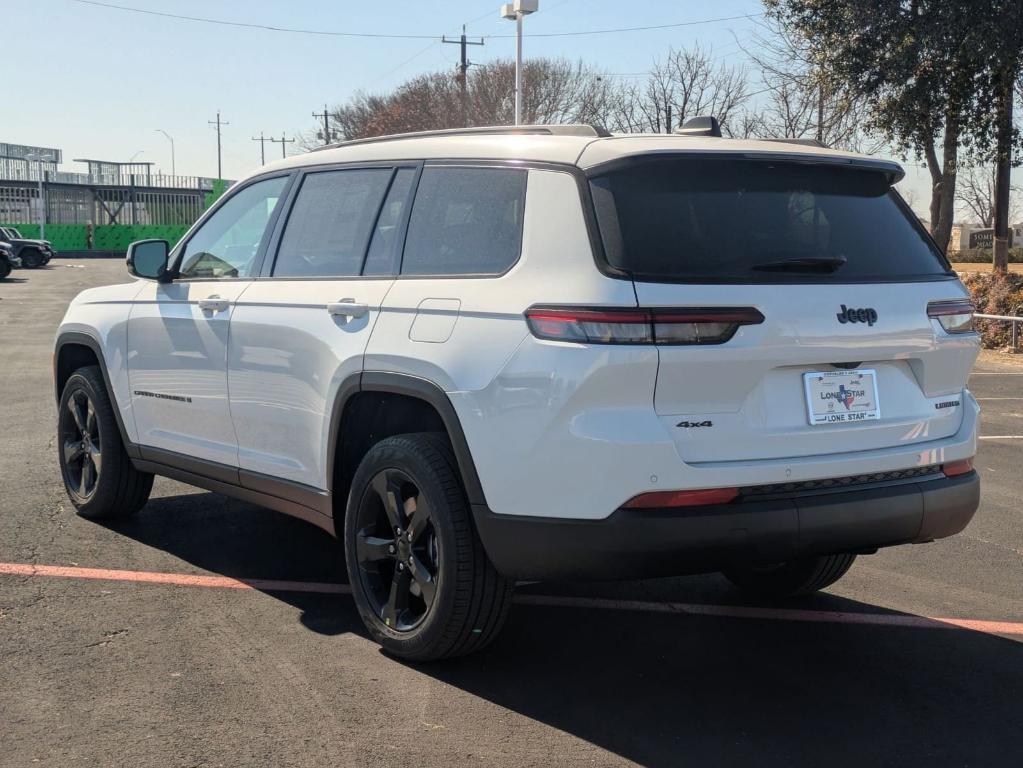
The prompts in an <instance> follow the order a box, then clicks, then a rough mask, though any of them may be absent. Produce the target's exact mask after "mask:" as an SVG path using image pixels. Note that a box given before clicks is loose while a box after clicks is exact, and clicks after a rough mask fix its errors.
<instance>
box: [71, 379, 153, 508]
mask: <svg viewBox="0 0 1023 768" xmlns="http://www.w3.org/2000/svg"><path fill="white" fill-rule="evenodd" d="M57 438H58V441H59V442H58V444H57V460H58V463H59V464H60V473H61V477H62V478H63V480H64V486H65V488H66V489H67V495H68V499H70V501H71V504H72V505H74V507H75V510H76V511H77V512H78V514H79V515H81V516H82V517H87V518H89V519H91V520H100V519H115V518H123V517H127V516H128V515H133V514H135V513H136V512H138V510H139V509H141V508H142V505H144V504H145V503H146V499H148V498H149V492H150V490H151V489H152V487H153V476H152V475H151V474H149V473H148V472H139V471H138V470H137V469H136V468H135V466H134V465H133V464H132V461H131V459H130V458H129V457H128V454H127V452H126V450H125V447H124V443H123V442H122V440H121V434H120V431H119V428H118V424H117V417H116V415H115V414H114V406H113V403H111V401H110V396H109V395H108V394H107V390H106V384H105V381H104V379H103V374H102V372H101V371H100V369H99V367H98V366H95V365H87V366H84V367H82V368H79V369H78V370H76V371H75V372H74V373H72V374H71V375H70V376H69V377H68V380H67V382H66V383H65V384H64V389H63V391H62V392H61V396H60V403H59V405H58V407H57Z"/></svg>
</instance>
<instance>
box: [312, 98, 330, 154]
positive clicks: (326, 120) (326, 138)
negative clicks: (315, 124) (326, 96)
mask: <svg viewBox="0 0 1023 768" xmlns="http://www.w3.org/2000/svg"><path fill="white" fill-rule="evenodd" d="M313 117H317V118H322V120H323V144H324V146H326V145H327V144H330V143H331V142H330V112H328V111H327V105H326V104H324V105H323V111H322V112H313Z"/></svg>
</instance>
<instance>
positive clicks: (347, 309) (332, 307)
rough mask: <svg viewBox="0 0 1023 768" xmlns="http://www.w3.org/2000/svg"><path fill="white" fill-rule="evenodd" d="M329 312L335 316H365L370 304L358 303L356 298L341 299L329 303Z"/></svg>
mask: <svg viewBox="0 0 1023 768" xmlns="http://www.w3.org/2000/svg"><path fill="white" fill-rule="evenodd" d="M327 312H329V313H330V314H331V315H334V316H335V317H337V316H339V315H341V316H344V317H353V318H354V317H363V316H364V315H366V313H368V312H369V305H368V304H358V303H356V301H355V299H341V300H340V301H332V302H331V303H330V304H328V305H327Z"/></svg>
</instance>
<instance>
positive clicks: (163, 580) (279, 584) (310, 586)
mask: <svg viewBox="0 0 1023 768" xmlns="http://www.w3.org/2000/svg"><path fill="white" fill-rule="evenodd" d="M0 574H8V575H11V576H58V577H63V578H66V579H102V580H105V581H135V582H142V583H146V584H171V585H173V586H176V587H214V588H217V589H259V590H266V591H268V592H322V593H327V594H334V595H347V594H350V593H351V591H352V590H351V588H350V587H349V586H348V585H347V584H331V583H328V582H322V581H279V580H277V579H232V578H231V577H229V576H199V575H191V574H187V573H156V572H153V571H114V570H108V569H106V568H72V567H68V566H63V565H31V564H28V563H0Z"/></svg>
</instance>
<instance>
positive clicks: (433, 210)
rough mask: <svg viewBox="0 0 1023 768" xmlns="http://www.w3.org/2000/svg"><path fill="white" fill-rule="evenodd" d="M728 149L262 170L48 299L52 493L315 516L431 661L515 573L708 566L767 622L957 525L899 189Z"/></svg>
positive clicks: (479, 642) (461, 151)
mask: <svg viewBox="0 0 1023 768" xmlns="http://www.w3.org/2000/svg"><path fill="white" fill-rule="evenodd" d="M715 133H717V131H714V130H704V131H695V132H690V133H689V134H688V135H629V136H611V135H608V134H607V133H606V132H603V131H601V130H597V129H593V128H591V127H589V126H545V127H526V128H518V129H507V128H491V129H467V130H457V131H450V132H435V133H426V134H418V135H406V136H394V137H385V138H381V139H375V140H366V141H352V142H347V143H343V144H341V145H338V146H335V147H332V148H326V149H324V150H322V151H317V152H312V153H309V154H306V155H302V156H300V157H293V158H288V159H287V160H282V161H280V162H278V163H275V164H273V165H270V166H267V167H264V168H261V169H260V170H259V171H258V172H257V173H255V174H254V175H252V176H251V177H249V178H248V179H246V180H244V181H241V182H239V183H237V184H236V185H235V186H233V187H232V188H231V190H230V191H229V192H228V193H227V194H226V195H225V196H224V197H223V198H222V199H221V200H220V201H219V202H218V204H217V205H216V206H214V207H213V208H212V209H211V210H210V211H208V212H207V214H206V215H205V216H204V217H203V218H202V219H201V220H200V221H199V222H197V223H196V224H195V226H194V227H192V229H191V230H190V231H189V232H188V233H187V234H186V235H185V237H184V238H183V239H182V240H181V242H179V243H178V244H177V245H176V246H174V247H173V248H170V247H169V245H168V243H166V242H164V241H142V242H138V243H135V244H133V245H132V247H131V248H130V250H129V252H128V259H127V261H128V270H129V271H130V272H131V274H132V275H133V276H134V277H135V278H138V279H136V280H134V281H132V282H130V283H127V284H125V285H116V286H109V287H103V288H94V289H91V290H87V291H84V292H83V293H81V294H80V295H79V296H78V297H77V298H76V299H75V300H74V301H73V302H72V304H71V306H70V307H69V309H68V312H67V315H66V317H65V318H64V321H63V322H62V324H61V326H60V329H59V331H58V334H57V339H56V354H55V358H54V359H55V379H56V393H57V397H58V401H59V425H58V429H59V435H60V446H59V447H60V450H59V456H60V466H61V470H62V473H63V477H64V481H65V483H66V485H67V492H68V495H69V496H70V498H71V501H72V502H73V504H74V505H75V507H76V508H77V509H78V511H79V512H80V513H81V514H82V515H84V516H87V517H92V518H100V517H117V516H123V515H130V514H132V513H134V512H136V511H138V510H139V508H141V507H142V506H143V505H144V504H145V502H146V499H147V498H148V495H149V492H150V487H151V485H152V482H153V476H154V475H164V476H166V477H171V478H175V479H178V480H182V481H184V482H186V483H191V484H194V485H197V486H200V487H202V488H207V489H210V490H213V491H217V492H220V493H224V494H228V495H231V496H235V497H237V498H240V499H244V500H248V501H251V502H254V503H256V504H261V505H264V506H267V507H270V508H273V509H276V510H280V511H282V512H286V513H288V514H292V515H295V516H298V517H300V518H302V519H304V520H307V521H310V522H312V523H313V524H315V525H318V526H320V527H321V528H323V529H325V530H327V531H329V532H330V533H332V534H334V535H336V536H337V537H338V538H340V539H342V541H343V545H344V553H345V558H346V562H347V568H348V574H349V577H350V583H351V586H352V590H353V593H354V597H355V603H356V606H357V608H358V610H359V613H360V614H361V617H362V619H363V620H364V622H365V624H366V626H367V628H368V629H369V632H370V633H371V635H372V637H373V638H375V639H376V640H377V641H378V642H379V643H380V644H381V645H383V646H384V648H386V649H387V650H388V651H389V652H391V653H393V654H396V655H398V656H401V657H404V658H408V659H418V660H425V659H436V658H442V657H447V656H453V655H458V654H463V653H467V652H471V651H474V650H476V649H478V648H480V647H482V646H484V645H486V644H487V643H488V642H490V640H492V639H493V637H494V636H495V634H496V633H497V631H498V630H499V628H500V626H501V624H502V622H503V621H504V618H505V616H506V614H507V611H508V608H509V602H510V598H511V592H512V587H513V584H514V581H515V580H516V579H581V578H631V577H649V576H663V575H673V574H684V573H693V572H702V571H719V570H720V571H723V572H724V574H725V575H726V576H727V577H728V578H729V579H730V580H731V581H732V582H733V583H734V584H736V585H737V586H738V587H739V588H741V589H745V590H749V591H751V592H754V593H758V594H761V595H766V596H773V597H779V598H781V597H786V596H791V595H796V594H801V593H806V592H809V591H813V590H818V589H821V588H823V587H826V586H828V585H829V584H831V583H833V582H834V581H835V580H837V579H838V578H840V577H841V576H842V574H844V573H845V572H846V571H847V570H848V568H849V566H850V565H851V564H852V562H853V560H854V558H855V557H856V556H857V555H860V554H867V553H871V552H874V551H876V550H877V549H878V548H879V547H887V546H891V545H896V544H907V543H913V542H926V541H931V540H933V539H937V538H941V537H945V536H950V535H952V534H955V533H957V532H959V531H960V530H962V529H963V528H964V527H965V526H966V524H967V523H968V522H969V520H970V519H971V517H972V516H973V514H974V512H975V510H976V508H977V505H978V498H979V481H978V477H977V474H976V473H975V472H974V471H973V469H972V464H971V462H972V459H973V456H974V453H975V449H976V433H977V422H978V407H977V403H976V401H975V400H974V398H973V397H972V396H971V394H970V393H969V391H968V390H967V389H966V388H965V382H966V379H967V375H968V373H969V371H970V368H971V366H972V365H973V362H974V360H975V358H976V355H977V353H978V337H977V335H976V333H975V332H974V331H973V329H972V314H973V307H972V305H971V304H970V302H969V300H968V296H967V293H966V291H965V290H964V289H963V286H962V285H961V284H960V283H959V281H958V280H957V279H956V277H955V275H954V274H953V272H952V271H951V270H950V268H949V264H948V263H947V262H946V260H945V258H944V257H943V255H942V254H941V252H940V251H939V250H938V249H937V248H936V247H935V245H934V243H933V242H932V241H931V239H930V237H929V236H928V234H927V232H926V231H924V230H923V228H922V227H921V226H920V224H919V222H918V221H917V219H916V218H915V217H914V216H913V215H912V213H911V212H910V211H909V209H908V208H907V206H906V205H905V204H904V203H903V202H902V200H901V199H900V198H899V196H898V194H897V193H896V192H895V191H893V189H892V185H893V184H894V183H895V182H896V181H897V180H898V179H899V178H900V177H901V176H902V170H901V169H900V168H899V166H898V165H897V164H895V163H892V162H888V161H885V160H879V159H876V158H872V157H866V156H861V155H855V154H850V153H846V152H837V151H829V150H826V149H823V148H819V147H812V146H802V145H795V144H785V143H778V142H766V141H740V140H731V139H724V138H720V136H719V135H713V134H715ZM708 134H709V135H708Z"/></svg>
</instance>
